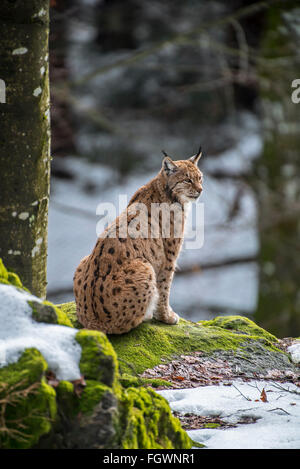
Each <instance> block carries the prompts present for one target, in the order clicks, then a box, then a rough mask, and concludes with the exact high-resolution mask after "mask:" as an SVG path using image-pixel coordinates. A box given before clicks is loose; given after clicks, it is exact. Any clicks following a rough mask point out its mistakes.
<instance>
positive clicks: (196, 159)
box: [190, 147, 202, 166]
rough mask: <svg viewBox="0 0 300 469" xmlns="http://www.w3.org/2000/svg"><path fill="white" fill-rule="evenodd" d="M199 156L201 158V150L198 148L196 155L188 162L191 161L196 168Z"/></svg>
mask: <svg viewBox="0 0 300 469" xmlns="http://www.w3.org/2000/svg"><path fill="white" fill-rule="evenodd" d="M201 156H202V149H201V147H200V148H199V150H198V153H197V154H196V155H194V156H192V157H191V158H190V161H192V163H194V164H195V165H196V166H197V165H198V161H199V160H200V158H201Z"/></svg>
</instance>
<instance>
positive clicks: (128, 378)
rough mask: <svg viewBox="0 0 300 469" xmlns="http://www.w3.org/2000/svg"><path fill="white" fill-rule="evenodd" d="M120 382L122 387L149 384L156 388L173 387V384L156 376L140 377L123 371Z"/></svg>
mask: <svg viewBox="0 0 300 469" xmlns="http://www.w3.org/2000/svg"><path fill="white" fill-rule="evenodd" d="M120 383H121V384H122V386H123V387H124V388H129V387H139V386H151V387H152V388H158V387H160V386H164V387H173V384H172V383H170V382H169V381H166V380H164V379H158V378H152V379H151V378H141V377H137V376H132V375H129V374H127V373H124V374H123V375H122V376H121V378H120Z"/></svg>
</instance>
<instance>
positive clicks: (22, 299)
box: [0, 284, 81, 381]
mask: <svg viewBox="0 0 300 469" xmlns="http://www.w3.org/2000/svg"><path fill="white" fill-rule="evenodd" d="M0 297H1V302H0V324H1V328H0V368H2V367H4V366H6V365H8V364H10V363H15V362H17V361H18V359H19V358H20V356H21V354H22V353H23V351H24V350H25V349H27V348H31V347H33V348H36V349H38V350H39V351H40V352H41V353H42V355H43V356H44V358H45V360H46V361H47V363H48V365H49V369H50V370H51V371H53V372H54V373H55V375H56V377H57V379H60V380H70V381H72V380H75V379H79V378H80V369H79V361H80V356H81V347H80V345H79V344H78V343H77V342H76V340H75V335H76V333H77V332H78V331H77V329H73V328H71V327H66V326H59V325H56V324H44V323H39V322H36V321H34V320H33V319H32V317H31V315H32V309H31V307H30V306H29V304H28V301H32V300H34V301H37V302H41V301H40V300H39V299H38V298H37V297H35V296H33V295H30V294H29V293H27V292H25V291H21V290H18V289H16V288H15V287H13V286H12V285H4V284H0Z"/></svg>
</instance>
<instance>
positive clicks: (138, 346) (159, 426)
mask: <svg viewBox="0 0 300 469" xmlns="http://www.w3.org/2000/svg"><path fill="white" fill-rule="evenodd" d="M0 283H4V284H7V285H12V286H13V289H11V287H10V288H9V290H10V291H11V290H12V291H14V289H17V290H20V289H21V290H22V289H23V286H22V283H21V281H20V279H19V278H18V277H17V276H16V275H15V274H13V273H10V272H8V271H7V270H6V269H5V267H4V266H3V264H2V263H1V262H0ZM6 293H7V292H6ZM0 302H1V298H0ZM2 304H3V303H2ZM29 304H30V307H31V310H32V318H33V319H34V320H35V321H39V322H40V321H43V322H46V323H48V324H49V326H45V327H49V328H53V324H57V325H62V326H64V327H65V326H68V327H71V328H72V331H74V332H75V335H74V340H75V341H76V342H77V343H78V344H79V345H80V347H81V357H80V360H79V359H78V361H79V363H78V366H79V369H80V373H81V375H82V377H81V378H80V379H76V380H75V381H72V382H71V381H67V380H59V379H57V378H56V376H55V374H54V373H53V370H51V369H50V368H49V365H48V363H47V362H46V360H45V358H44V357H43V356H42V354H41V353H40V352H39V351H38V350H37V349H35V348H31V349H26V350H24V352H23V354H22V355H21V357H20V358H19V359H18V361H17V362H16V363H11V364H9V365H7V366H4V367H3V365H2V368H0V383H1V384H0V406H1V412H0V447H1V448H95V449H99V448H126V449H127V448H134V449H140V448H148V449H154V448H158V449H164V448H176V449H188V448H191V446H192V445H193V442H192V441H191V440H190V438H189V437H188V435H187V433H186V432H185V431H184V430H183V429H182V428H181V426H180V422H179V420H178V419H177V418H175V417H174V416H172V413H171V410H170V407H169V405H168V403H167V401H166V400H165V399H164V398H163V397H162V396H160V395H158V394H156V393H155V391H154V390H153V387H166V386H170V385H171V386H172V385H173V384H172V382H171V381H170V382H168V381H166V376H164V374H163V373H162V375H161V376H159V375H157V374H155V372H154V371H153V369H154V368H155V367H162V366H165V365H168V364H169V365H170V366H171V363H173V362H172V361H173V360H180V359H181V357H182V355H183V354H184V355H185V359H186V360H187V363H188V368H189V366H190V364H192V362H193V359H192V358H191V357H192V356H193V354H197V356H198V357H203V358H204V359H207V358H208V359H210V360H212V361H216V362H218V363H220V360H221V361H222V360H224V362H225V361H226V364H228V368H230V367H231V368H234V367H235V368H236V369H238V370H239V373H242V374H244V375H249V374H251V373H252V374H256V375H257V374H258V373H264V374H265V375H266V374H267V373H268V372H269V371H270V370H273V371H274V370H275V371H276V377H277V378H278V373H280V370H282V373H286V374H290V376H296V374H297V372H298V371H299V368H298V367H297V365H296V364H294V363H292V362H291V360H290V356H289V354H288V353H286V352H285V351H284V350H282V349H281V348H280V341H279V340H278V339H277V338H276V337H275V336H273V335H272V334H269V333H268V332H267V331H265V330H264V329H262V328H260V327H259V326H258V325H256V324H255V323H254V322H253V321H251V320H249V319H247V318H245V317H243V316H226V317H217V318H215V319H213V320H212V321H200V322H198V323H192V322H190V321H186V320H183V319H181V320H180V322H179V324H178V325H176V326H169V325H166V324H163V323H160V322H158V321H155V320H153V321H151V322H147V323H143V324H141V325H140V326H139V327H137V328H136V329H133V330H132V331H130V332H129V333H128V334H124V335H122V336H106V335H105V334H103V333H102V332H98V331H90V330H86V329H82V328H81V326H80V324H79V323H78V321H77V318H76V308H75V305H74V303H72V302H71V303H67V304H64V305H58V306H55V305H52V304H51V303H49V302H42V301H41V300H39V299H38V298H33V299H32V298H31V300H30V302H29ZM13 313H14V312H13V310H10V311H8V314H13ZM64 330H68V331H69V329H67V328H66V327H65V329H64ZM0 366H1V357H0ZM191 366H192V365H191ZM221 368H222V367H221ZM146 370H148V372H147V373H148V374H147V373H146ZM149 370H150V372H149ZM151 370H152V374H151ZM297 370H298V371H297ZM143 374H144V376H142V375H143ZM298 374H299V373H298ZM179 378H180V379H181V378H182V377H179ZM150 386H151V387H150Z"/></svg>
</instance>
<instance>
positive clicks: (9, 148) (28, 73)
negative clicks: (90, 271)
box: [0, 0, 50, 297]
mask: <svg viewBox="0 0 300 469" xmlns="http://www.w3.org/2000/svg"><path fill="white" fill-rule="evenodd" d="M0 28H1V48H0V51H1V60H0V64H1V65H0V67H1V68H0V78H1V79H2V80H4V82H5V85H6V103H5V104H0V115H1V127H0V142H1V145H0V174H1V185H0V200H1V206H0V224H1V228H0V257H2V258H3V261H4V263H5V265H6V266H7V267H8V268H10V269H12V270H13V271H15V272H16V273H18V274H19V275H20V277H21V278H22V281H23V282H24V285H25V286H26V287H28V288H29V289H30V290H31V291H32V292H33V293H34V294H36V295H38V296H41V297H44V296H45V294H46V261H47V225H48V202H49V178H50V117H49V77H48V34H49V0H31V1H30V2H24V1H22V0H16V1H14V2H12V1H9V0H3V1H2V2H1V13H0Z"/></svg>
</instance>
